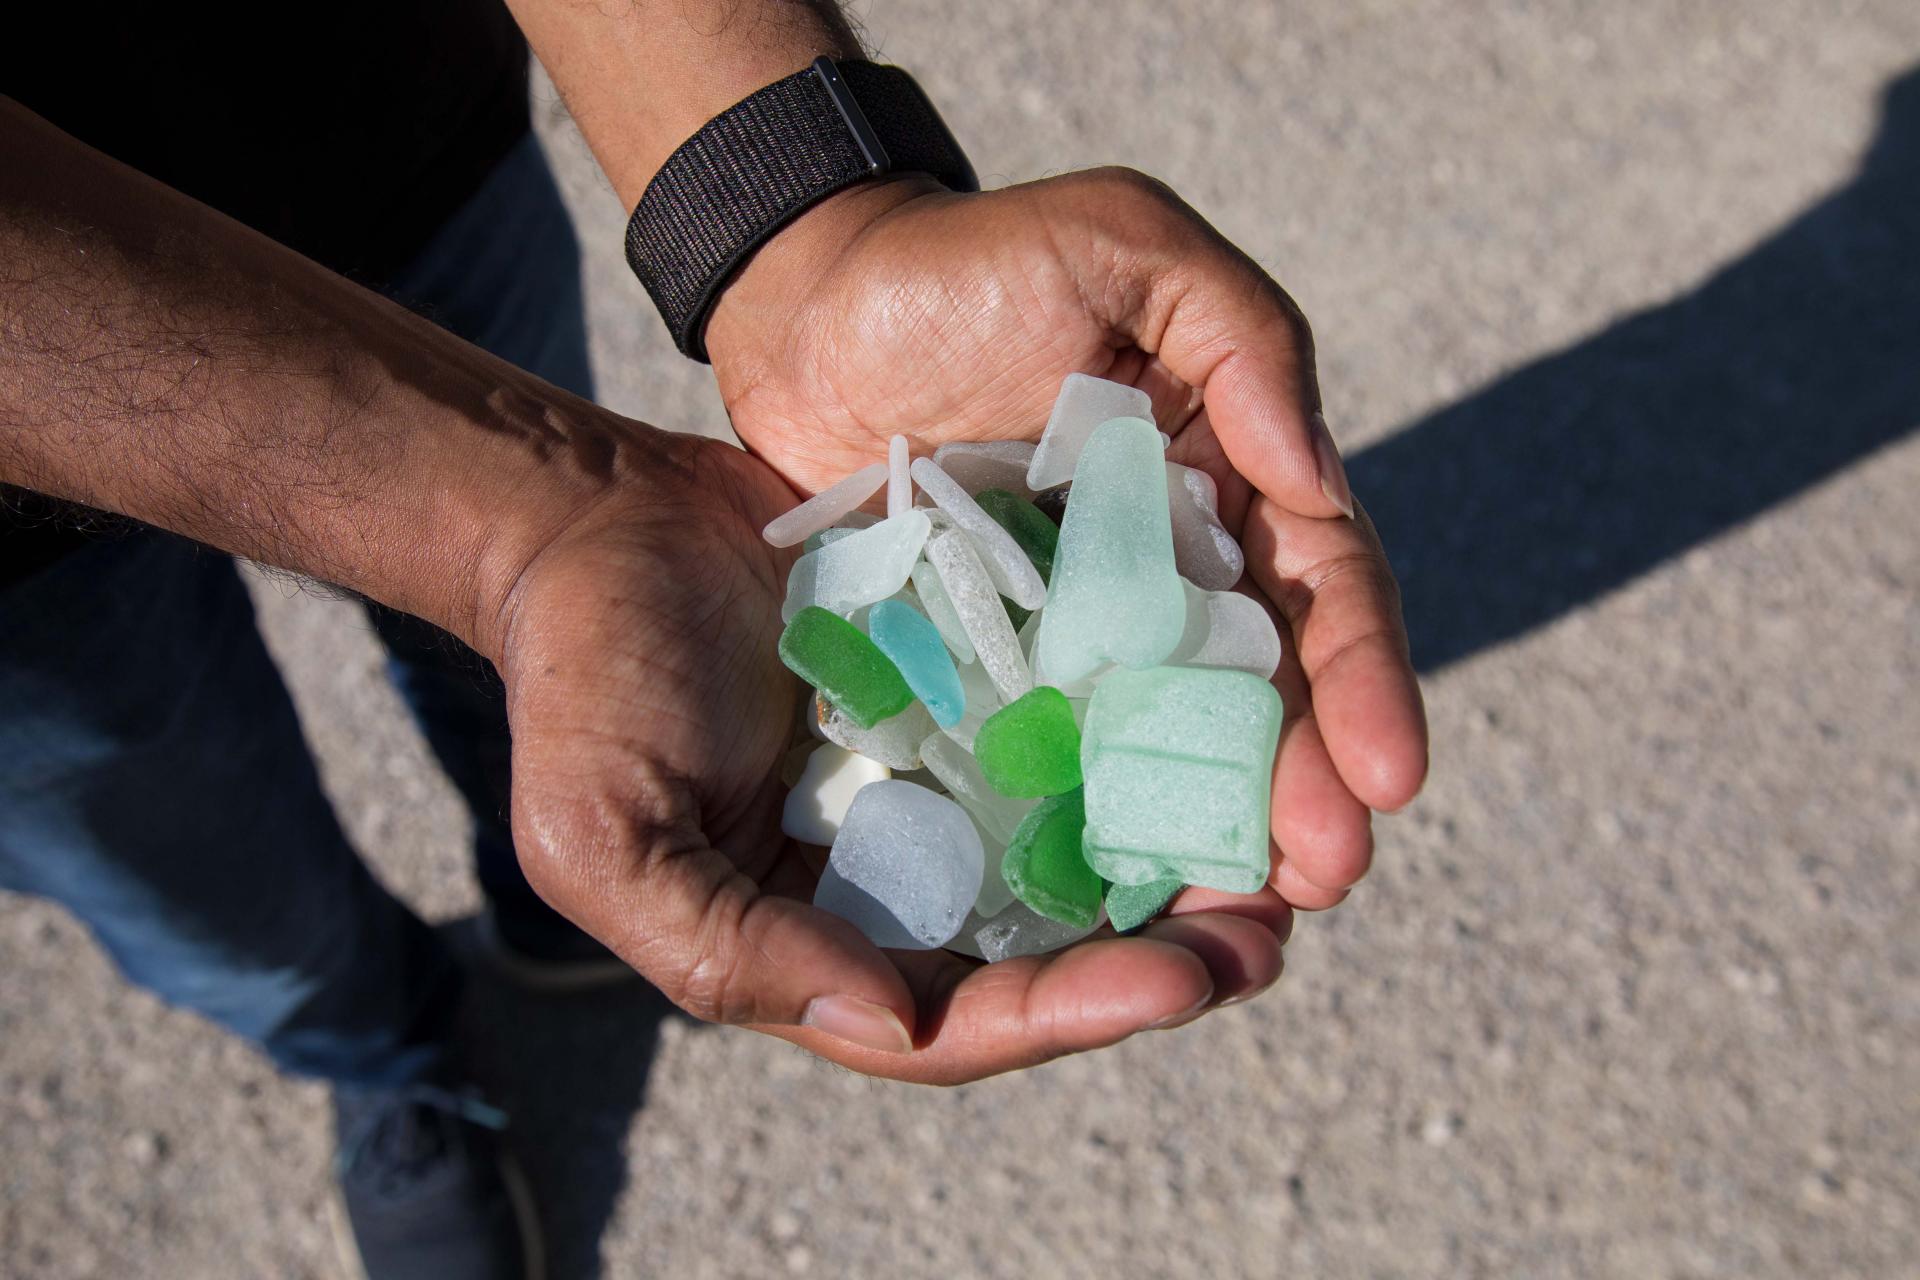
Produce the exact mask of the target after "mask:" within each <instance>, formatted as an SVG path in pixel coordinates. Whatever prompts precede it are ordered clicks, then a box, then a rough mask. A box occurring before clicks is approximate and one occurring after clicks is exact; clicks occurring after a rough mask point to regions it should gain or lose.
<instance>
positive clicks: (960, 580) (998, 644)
mask: <svg viewBox="0 0 1920 1280" xmlns="http://www.w3.org/2000/svg"><path fill="white" fill-rule="evenodd" d="M836 545H844V544H836ZM829 550H831V548H829ZM926 551H927V559H928V561H930V562H931V563H932V565H933V567H934V568H935V569H937V570H938V571H939V573H940V581H941V583H942V584H944V585H945V587H946V589H947V598H948V599H949V600H951V601H952V602H953V609H954V612H955V613H957V614H958V615H959V617H960V625H961V626H962V627H964V628H965V629H966V633H967V638H968V639H969V640H971V641H972V642H973V648H974V653H975V656H976V657H977V658H978V660H979V662H980V665H981V666H982V667H984V668H985V669H986V672H987V675H988V676H989V678H991V679H992V681H993V687H994V689H995V690H996V691H998V693H999V695H1000V696H999V700H1000V702H1001V703H1003V704H1004V703H1008V702H1012V701H1013V700H1014V699H1015V698H1017V697H1019V696H1020V695H1021V694H1023V693H1025V692H1026V691H1027V690H1029V689H1031V688H1033V671H1032V669H1031V668H1029V667H1028V665H1027V656H1026V654H1024V653H1022V652H1021V651H1020V640H1019V638H1018V637H1017V636H1015V635H1014V631H1013V623H1012V622H1011V621H1009V620H1008V618H1007V611H1006V609H1005V608H1004V607H1003V606H1002V605H1001V603H1000V592H999V591H998V590H997V589H996V588H995V587H994V585H993V579H992V578H990V577H988V576H987V570H986V567H985V566H984V565H982V564H981V563H980V557H979V555H978V554H977V553H976V552H975V551H974V549H973V542H972V540H971V539H970V538H968V537H967V535H966V534H965V533H963V532H962V531H961V530H959V529H957V528H954V527H953V526H951V525H943V526H942V527H941V528H940V529H937V530H935V531H934V532H933V534H932V535H931V536H929V537H928V538H927V544H926ZM1043 612H1051V610H1045V611H1043ZM964 677H965V673H964V672H963V673H962V679H963V681H964ZM972 703H973V695H972V693H971V692H969V693H968V704H969V705H968V708H967V710H968V711H969V712H971V711H972V710H973V707H972ZM962 723H965V722H964V720H963V721H962Z"/></svg>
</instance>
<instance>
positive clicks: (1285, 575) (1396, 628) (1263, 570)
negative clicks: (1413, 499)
mask: <svg viewBox="0 0 1920 1280" xmlns="http://www.w3.org/2000/svg"><path fill="white" fill-rule="evenodd" d="M1243 541H1244V543H1245V546H1246V553H1247V570H1248V572H1249V573H1250V574H1252V576H1253V580H1254V581H1255V582H1256V583H1257V584H1258V585H1259V587H1260V589H1261V590H1263V591H1265V592H1266V593H1267V596H1268V598H1269V599H1271V600H1272V601H1273V603H1274V605H1275V606H1276V607H1277V608H1278V609H1279V610H1280V612H1281V615H1282V616H1283V617H1285V618H1286V620H1287V622H1288V624H1289V626H1290V627H1291V629H1292V631H1293V636H1294V644H1295V648H1296V651H1297V653H1298V656H1299V660H1300V666H1301V668H1302V670H1303V671H1304V672H1305V674H1306V677H1307V683H1308V687H1309V689H1310V690H1311V693H1310V695H1309V696H1311V698H1312V699H1313V709H1314V717H1315V719H1316V721H1317V723H1318V725H1319V728H1320V732H1321V735H1322V737H1323V738H1324V739H1325V741H1326V748H1327V753H1328V755H1329V756H1331V757H1332V759H1333V764H1334V768H1335V769H1336V770H1338V771H1339V774H1340V779H1341V781H1342V782H1344V783H1345V784H1346V786H1347V789H1348V790H1350V791H1351V792H1353V794H1354V796H1355V798H1356V799H1358V800H1359V801H1360V802H1361V803H1362V804H1365V805H1366V806H1367V807H1368V808H1370V809H1379V810H1384V811H1388V812H1391V811H1392V810H1395V809H1399V808H1402V807H1404V806H1405V805H1406V804H1407V803H1408V802H1409V801H1410V800H1412V799H1413V797H1414V796H1415V795H1417V794H1418V793H1419V791H1420V787H1421V784H1422V783H1423V782H1425V780H1426V775H1427V717H1426V708H1425V704H1424V702H1423V701H1422V699H1421V696H1420V682H1419V681H1418V679H1416V678H1415V676H1414V673H1413V663H1412V661H1411V659H1410V658H1409V656H1408V652H1407V632H1406V626H1405V624H1404V623H1403V622H1402V621H1401V617H1400V591H1399V588H1398V587H1397V586H1396V585H1395V584H1394V580H1393V572H1392V570H1390V569H1389V568H1388V567H1387V559H1386V554H1385V552H1383V551H1382V550H1381V547H1380V539H1379V538H1378V536H1376V534H1375V533H1374V529H1373V522H1372V521H1371V520H1369V519H1368V518H1367V516H1366V513H1365V511H1360V512H1358V514H1357V516H1356V518H1355V519H1353V520H1318V519H1313V518H1311V517H1307V516H1302V515H1298V514H1296V513H1294V512H1291V511H1288V510H1287V509H1286V508H1285V507H1283V506H1281V505H1280V504H1279V503H1277V502H1274V501H1272V500H1271V499H1268V498H1265V497H1261V496H1256V497H1255V498H1254V500H1253V502H1252V504H1251V505H1250V506H1249V508H1248V510H1247V521H1246V525H1245V529H1244V534H1243Z"/></svg>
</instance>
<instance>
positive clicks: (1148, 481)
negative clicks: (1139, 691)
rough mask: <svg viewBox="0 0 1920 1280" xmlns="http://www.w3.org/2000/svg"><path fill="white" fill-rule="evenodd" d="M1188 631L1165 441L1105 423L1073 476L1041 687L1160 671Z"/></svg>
mask: <svg viewBox="0 0 1920 1280" xmlns="http://www.w3.org/2000/svg"><path fill="white" fill-rule="evenodd" d="M831 549H832V548H829V550H831ZM1186 622H1187V598H1186V593H1185V591H1184V590H1182V588H1181V586H1180V576H1179V574H1177V573H1176V572H1174V560H1173V526H1172V523H1171V518H1170V517H1169V515H1168V513H1167V469H1166V462H1165V459H1164V458H1163V457H1162V456H1161V453H1160V433H1159V432H1158V431H1155V430H1154V428H1153V424H1152V423H1151V422H1147V421H1145V420H1143V419H1139V418H1116V419H1114V420H1113V421H1111V422H1106V423H1102V424H1101V425H1100V427H1099V428H1098V429H1096V430H1095V431H1094V433H1093V436H1092V438H1091V439H1089V440H1088V441H1087V447H1086V449H1085V450H1084V451H1083V452H1082V453H1081V455H1080V465H1079V469H1078V470H1076V471H1075V472H1074V477H1073V496H1072V498H1071V499H1070V500H1069V501H1068V503H1067V510H1066V517H1065V520H1064V521H1063V523H1062V524H1061V527H1060V543H1059V547H1058V549H1057V551H1056V553H1055V555H1054V562H1053V581H1052V583H1051V585H1050V588H1049V590H1048V593H1047V604H1046V608H1045V609H1043V610H1042V611H1041V614H1040V634H1039V636H1038V638H1037V641H1036V643H1035V646H1034V654H1035V664H1034V665H1035V674H1036V678H1037V679H1038V680H1039V681H1041V682H1042V683H1045V684H1051V685H1065V684H1070V683H1072V682H1073V681H1076V680H1079V679H1080V678H1081V677H1083V676H1085V675H1087V674H1088V673H1090V672H1092V671H1094V670H1095V669H1097V668H1098V667H1100V666H1101V665H1102V664H1103V663H1106V662H1117V663H1119V664H1121V665H1122V666H1126V667H1131V668H1133V669H1135V670H1141V669H1144V668H1147V667H1151V666H1154V665H1155V664H1157V663H1159V662H1161V661H1164V660H1165V658H1166V656H1167V655H1168V654H1169V653H1171V652H1173V647H1174V646H1175V645H1176V644H1178V643H1179V642H1180V636H1181V633H1182V632H1183V631H1184V630H1185V628H1186Z"/></svg>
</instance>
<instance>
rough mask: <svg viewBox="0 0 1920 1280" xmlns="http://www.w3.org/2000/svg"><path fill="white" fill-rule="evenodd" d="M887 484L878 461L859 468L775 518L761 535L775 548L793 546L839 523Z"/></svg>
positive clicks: (885, 469) (882, 467) (882, 465)
mask: <svg viewBox="0 0 1920 1280" xmlns="http://www.w3.org/2000/svg"><path fill="white" fill-rule="evenodd" d="M886 482H887V468H886V465H885V464H884V463H879V462H876V463H874V464H872V465H871V466H866V467H862V468H860V469H859V470H858V471H856V472H854V473H853V474H852V475H850V476H848V477H847V478H846V479H844V480H842V481H840V482H839V483H838V484H835V485H832V486H830V487H828V488H826V489H822V490H821V491H820V492H819V493H816V494H814V495H813V496H812V497H811V498H808V499H807V500H806V501H805V502H803V503H801V504H800V505H799V506H797V507H795V508H794V509H793V510H791V511H789V512H787V513H786V514H785V515H779V516H775V517H774V518H773V519H772V520H769V521H768V522H767V527H766V528H764V529H762V530H761V531H760V536H761V537H763V538H765V539H766V540H767V541H768V542H770V543H772V544H773V545H774V546H776V547H791V546H794V545H796V544H798V543H802V542H805V541H806V540H807V539H808V538H809V537H810V536H812V535H813V534H816V533H818V532H820V531H821V530H822V529H828V528H831V527H832V526H834V525H836V524H838V523H839V522H840V519H841V517H843V516H845V515H846V514H847V513H848V512H850V511H852V510H853V509H854V508H855V507H857V506H859V505H860V504H861V503H863V502H865V501H866V500H867V499H868V498H871V497H872V496H873V495H874V494H876V493H878V492H879V491H880V486H881V485H883V484H885V483H886Z"/></svg>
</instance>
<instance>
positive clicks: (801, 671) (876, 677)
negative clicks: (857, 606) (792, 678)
mask: <svg viewBox="0 0 1920 1280" xmlns="http://www.w3.org/2000/svg"><path fill="white" fill-rule="evenodd" d="M780 661H782V662H784V663H786V664H787V667H788V669H789V670H791V671H792V672H793V674H795V675H797V676H799V677H800V678H801V679H802V680H805V681H806V682H807V683H808V684H810V685H812V686H813V687H814V688H816V689H818V690H819V691H820V693H821V695H822V696H823V697H825V698H826V699H827V701H829V702H831V703H832V704H833V705H834V706H836V707H838V708H839V709H840V710H841V711H842V712H844V713H845V714H846V715H847V717H848V718H849V719H851V720H853V721H854V723H856V724H858V725H859V726H860V727H861V728H863V729H871V728H873V726H874V725H876V724H878V723H880V721H882V720H885V719H886V718H887V717H888V716H896V715H899V714H900V713H901V712H902V711H905V710H906V709H907V708H908V707H910V706H912V705H913V690H912V689H911V688H909V687H908V686H907V682H906V679H905V677H903V676H902V675H901V674H900V669H899V668H898V667H896V666H894V665H893V662H892V661H891V660H890V659H889V658H888V657H887V655H886V654H884V653H882V652H880V649H879V647H878V646H877V645H875V644H874V643H873V641H871V640H869V639H867V637H865V636H863V635H861V634H860V628H858V627H856V626H854V625H853V624H852V623H851V622H848V621H847V620H846V619H845V618H842V617H840V616H839V615H838V614H835V613H829V612H828V611H827V610H825V609H822V608H820V607H819V606H818V605H809V606H808V607H807V608H805V609H802V610H800V612H798V613H796V614H794V615H793V620H792V621H790V622H788V623H787V627H786V630H784V631H782V632H781V633H780Z"/></svg>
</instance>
